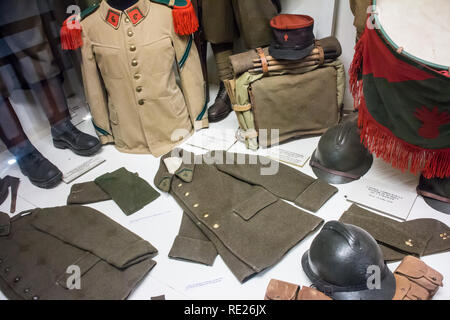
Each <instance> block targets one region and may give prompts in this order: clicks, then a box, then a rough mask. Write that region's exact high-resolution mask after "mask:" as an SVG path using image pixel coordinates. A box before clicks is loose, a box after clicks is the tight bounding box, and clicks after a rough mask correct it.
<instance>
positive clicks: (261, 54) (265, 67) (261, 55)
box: [256, 48, 269, 77]
mask: <svg viewBox="0 0 450 320" xmlns="http://www.w3.org/2000/svg"><path fill="white" fill-rule="evenodd" d="M256 52H257V53H258V56H259V58H260V59H261V66H262V71H263V75H264V76H265V77H267V76H268V75H269V62H267V58H266V55H265V54H264V50H263V49H262V48H256Z"/></svg>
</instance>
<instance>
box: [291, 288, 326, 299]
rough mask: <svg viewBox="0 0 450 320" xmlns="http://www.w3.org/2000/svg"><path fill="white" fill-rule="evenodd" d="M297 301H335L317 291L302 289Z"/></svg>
mask: <svg viewBox="0 0 450 320" xmlns="http://www.w3.org/2000/svg"><path fill="white" fill-rule="evenodd" d="M297 300H333V299H331V298H330V297H328V296H327V295H325V294H323V293H322V292H320V291H319V290H317V289H314V288H311V287H302V289H301V290H300V291H299V293H298V295H297Z"/></svg>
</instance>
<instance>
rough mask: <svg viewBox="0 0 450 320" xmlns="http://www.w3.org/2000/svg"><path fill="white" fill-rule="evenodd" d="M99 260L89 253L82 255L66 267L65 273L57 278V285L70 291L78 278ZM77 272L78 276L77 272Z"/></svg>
mask: <svg viewBox="0 0 450 320" xmlns="http://www.w3.org/2000/svg"><path fill="white" fill-rule="evenodd" d="M100 260H101V259H100V258H99V257H97V256H96V255H93V254H92V253H90V252H86V253H84V254H83V255H82V256H81V257H80V258H79V259H77V260H75V261H74V262H73V263H72V264H71V265H69V266H67V269H66V270H65V272H64V273H63V274H62V275H60V276H59V278H58V280H57V283H58V284H59V285H60V286H61V287H63V288H64V289H71V287H72V286H73V285H75V283H74V282H75V281H76V280H77V276H78V277H80V278H81V277H82V276H83V275H84V274H85V273H86V272H88V271H89V270H90V269H92V267H93V266H95V265H96V264H97V263H98V262H99V261H100ZM78 271H79V274H77V272H78Z"/></svg>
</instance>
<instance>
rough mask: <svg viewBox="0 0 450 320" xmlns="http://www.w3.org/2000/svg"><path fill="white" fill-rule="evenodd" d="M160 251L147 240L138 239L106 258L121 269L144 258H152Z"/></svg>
mask: <svg viewBox="0 0 450 320" xmlns="http://www.w3.org/2000/svg"><path fill="white" fill-rule="evenodd" d="M157 253H158V250H156V248H155V247H153V246H152V245H151V244H150V243H149V242H147V241H145V240H138V241H136V242H133V243H132V244H131V245H129V246H126V247H125V248H123V249H122V250H120V251H117V252H116V253H115V254H113V255H112V256H110V257H108V259H106V260H107V261H108V262H109V263H111V264H112V265H114V266H115V267H117V268H119V269H125V268H128V267H129V266H132V265H134V264H136V263H139V262H141V261H143V260H146V259H149V258H152V257H153V256H155V255H156V254H157Z"/></svg>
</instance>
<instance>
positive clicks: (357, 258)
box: [302, 221, 395, 300]
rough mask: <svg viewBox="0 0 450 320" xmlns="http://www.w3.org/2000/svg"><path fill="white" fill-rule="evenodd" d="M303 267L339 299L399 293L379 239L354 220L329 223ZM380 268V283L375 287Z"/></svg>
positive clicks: (377, 297)
mask: <svg viewBox="0 0 450 320" xmlns="http://www.w3.org/2000/svg"><path fill="white" fill-rule="evenodd" d="M302 267H303V270H304V272H305V273H306V275H307V276H308V278H309V279H310V280H311V282H312V283H313V285H314V286H315V287H316V288H317V289H318V290H319V291H322V292H323V293H325V294H326V295H328V296H329V297H331V298H333V299H335V300H392V298H393V297H394V294H395V278H394V274H393V273H392V272H391V271H390V270H389V269H388V267H387V266H386V264H385V262H384V260H383V254H382V252H381V249H380V247H379V246H378V244H377V242H376V241H375V239H374V238H373V237H372V236H371V235H370V234H369V233H368V232H367V231H365V230H363V229H361V228H359V227H357V226H354V225H351V224H343V223H341V222H338V221H330V222H328V223H326V224H325V225H324V227H323V228H322V230H321V231H320V233H319V234H318V235H317V237H316V238H315V239H314V240H313V242H312V244H311V248H310V249H309V250H308V251H307V252H305V254H304V255H303V257H302ZM374 270H377V271H375V273H374ZM378 271H379V273H378V275H379V278H378V279H379V286H378V287H376V288H371V287H370V286H369V284H371V283H372V278H371V276H372V275H373V274H376V273H377V272H378Z"/></svg>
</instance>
